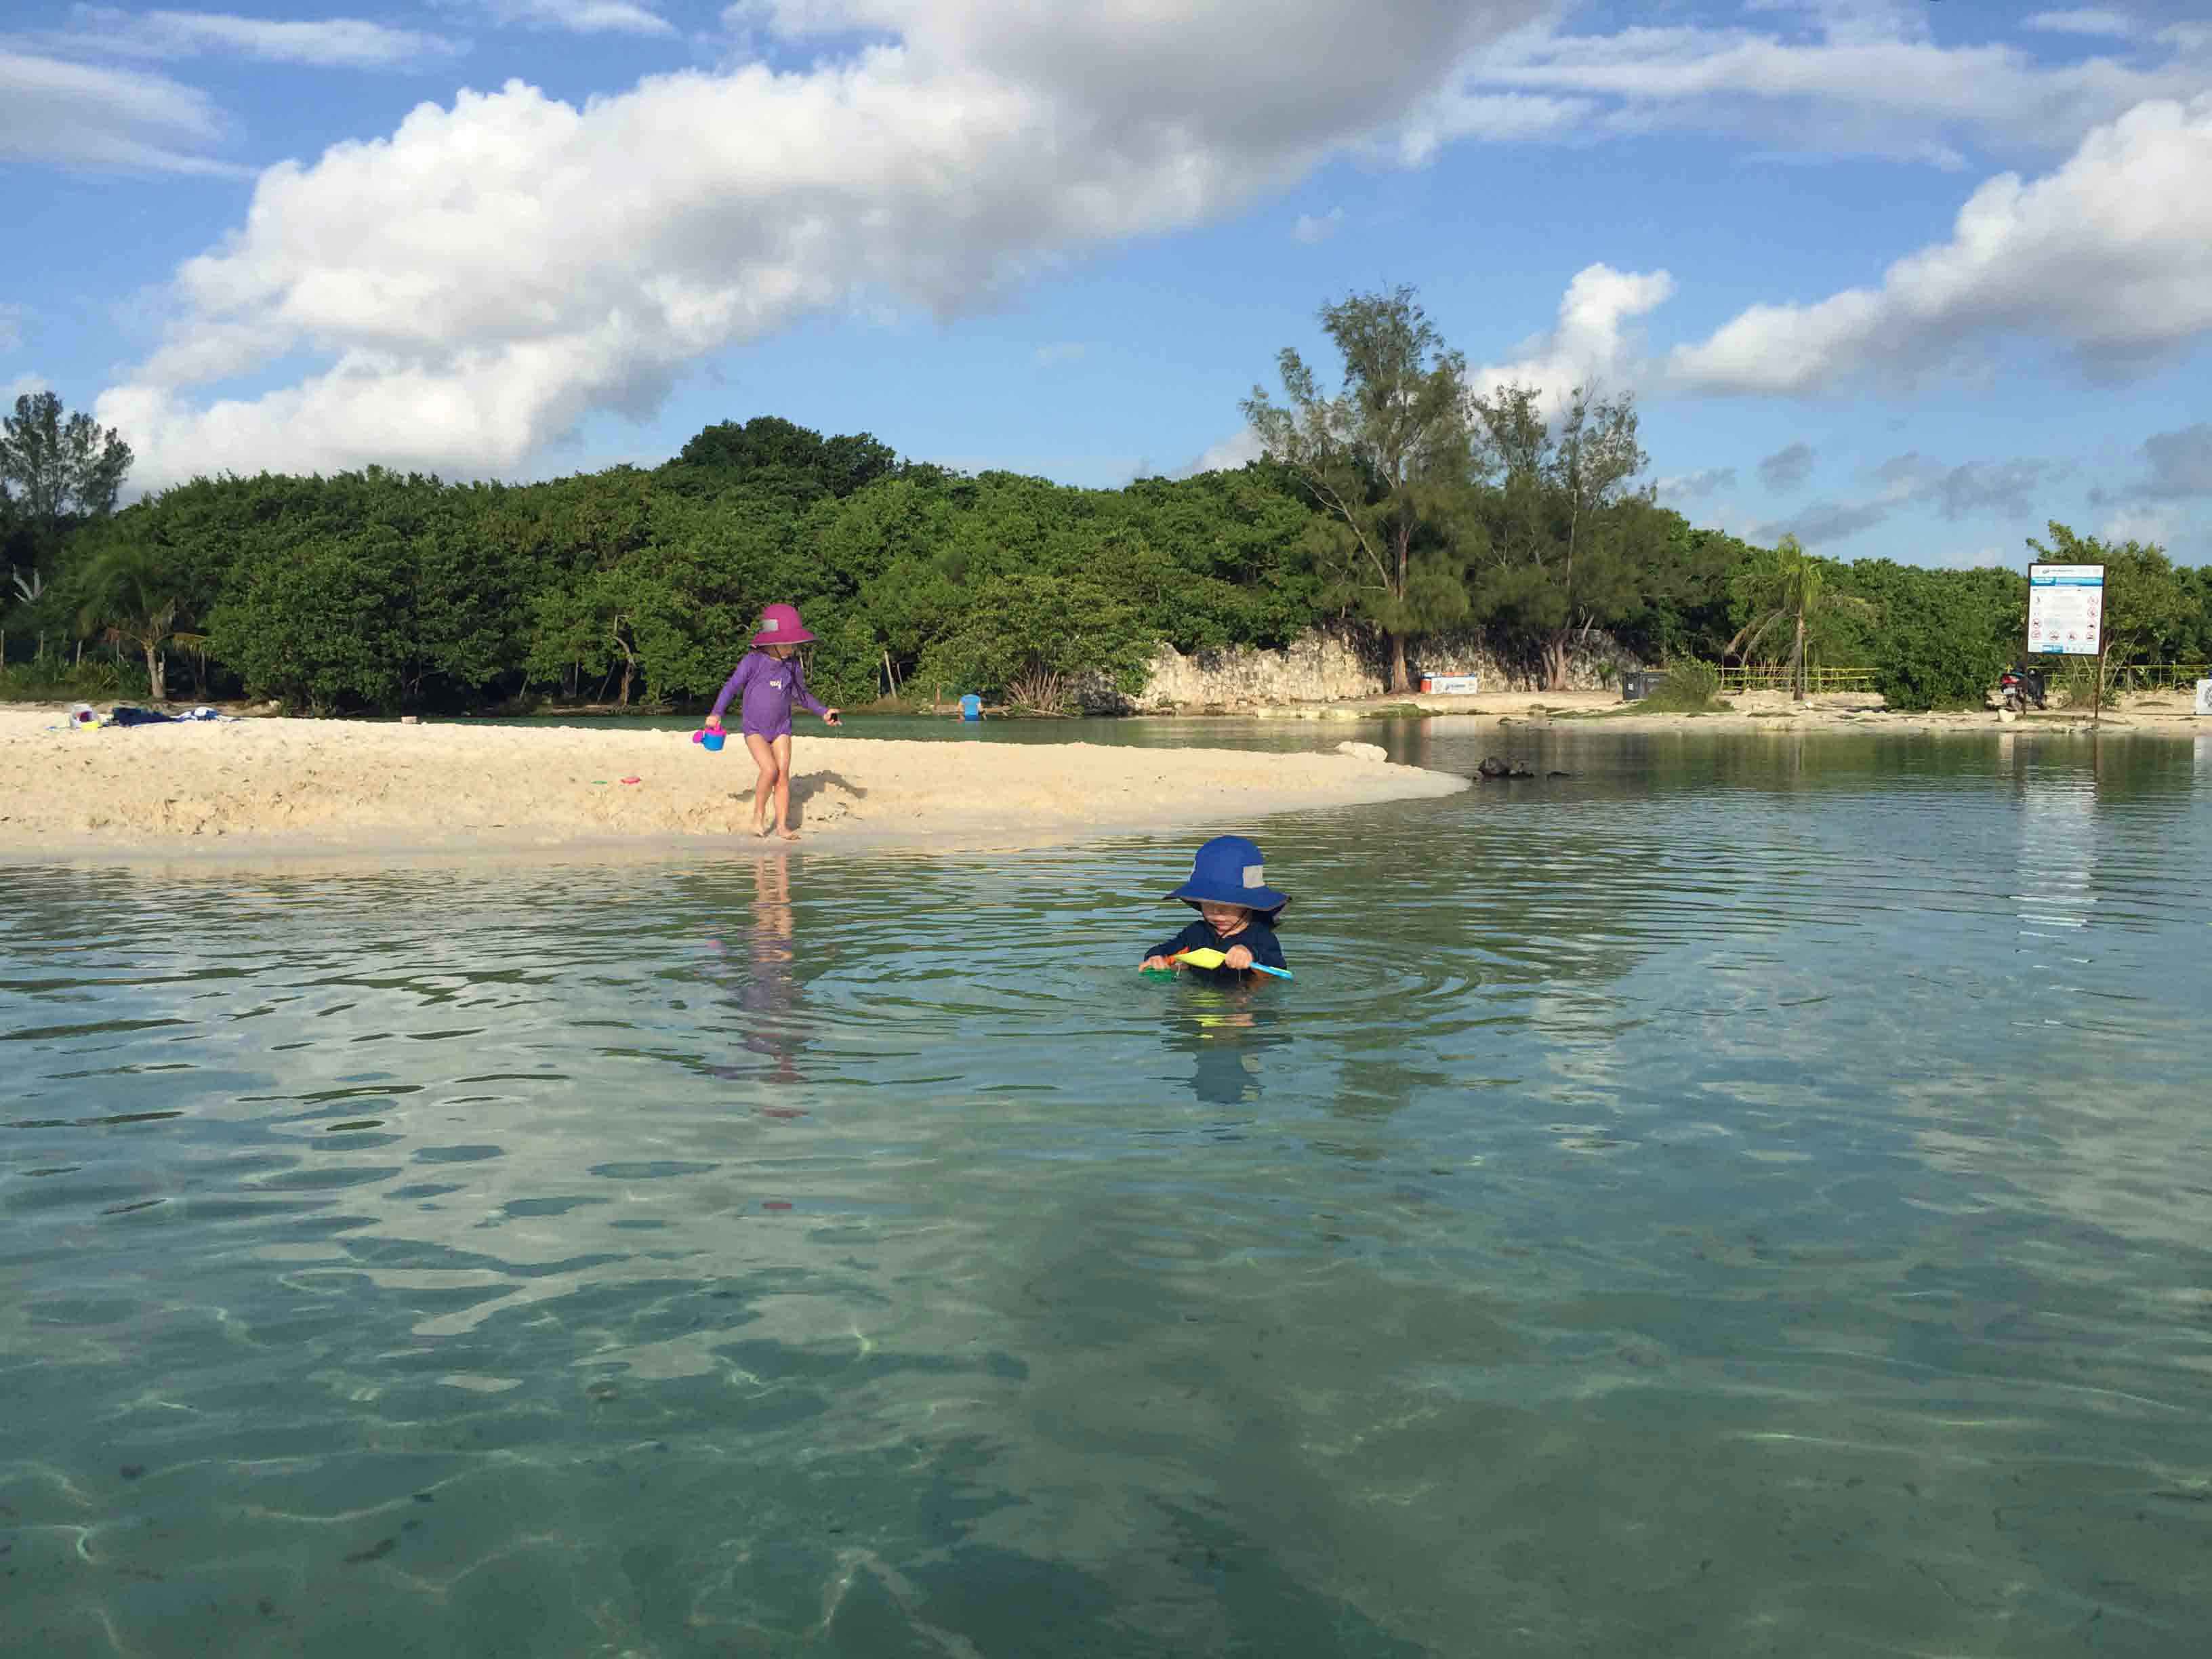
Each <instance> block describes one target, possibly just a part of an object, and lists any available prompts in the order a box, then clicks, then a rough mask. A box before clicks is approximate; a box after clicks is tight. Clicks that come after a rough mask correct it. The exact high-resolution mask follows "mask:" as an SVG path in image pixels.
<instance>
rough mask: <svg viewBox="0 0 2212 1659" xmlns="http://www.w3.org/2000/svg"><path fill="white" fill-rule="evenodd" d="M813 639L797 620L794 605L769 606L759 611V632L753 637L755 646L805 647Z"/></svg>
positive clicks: (797, 611) (796, 611)
mask: <svg viewBox="0 0 2212 1659" xmlns="http://www.w3.org/2000/svg"><path fill="white" fill-rule="evenodd" d="M813 637H814V635H811V634H810V633H808V632H807V631H806V624H805V623H803V622H801V621H799V607H798V606H797V605H768V606H766V607H764V608H763V610H762V611H761V625H760V632H759V633H757V634H756V635H753V639H752V642H753V643H754V644H755V645H805V643H806V642H807V641H810V640H811V639H812V638H813Z"/></svg>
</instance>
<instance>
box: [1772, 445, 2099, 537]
mask: <svg viewBox="0 0 2212 1659" xmlns="http://www.w3.org/2000/svg"><path fill="white" fill-rule="evenodd" d="M1792 447H1793V448H1794V447H1798V446H1794V445H1793V446H1792ZM1781 453H1782V454H1784V455H1786V454H1788V453H1790V452H1789V451H1788V450H1784V451H1782V452H1781ZM1809 454H1810V452H1809V451H1808V456H1809ZM1768 459H1770V460H1771V459H1778V457H1774V456H1770V457H1769V458H1768ZM1764 467H1765V463H1761V469H1762V471H1764ZM2073 470H2074V469H2073V466H2072V465H2071V464H2070V463H2068V462H2065V461H2051V460H2044V459H2039V458H2036V457H2033V456H2018V457H2015V458H2013V459H2007V460H2001V461H1986V460H1978V461H1966V462H1961V463H1960V464H1959V465H1945V464H1944V463H1942V461H1939V460H1936V459H1934V458H1933V457H1931V456H1927V455H1923V454H1922V453H1920V452H1919V451H1918V450H1907V451H1905V453H1903V454H1901V455H1893V456H1891V457H1890V458H1889V459H1887V460H1886V461H1884V462H1882V463H1881V465H1879V466H1876V467H1875V468H1873V469H1872V470H1871V471H1870V472H1869V473H1866V474H1864V475H1863V477H1865V478H1866V480H1867V481H1868V482H1869V483H1871V484H1873V485H1874V486H1875V488H1874V489H1873V491H1872V493H1871V494H1869V495H1866V496H1864V497H1863V498H1862V499H1860V500H1857V501H1814V502H1813V503H1812V504H1811V505H1809V506H1808V507H1802V508H1801V509H1800V510H1799V511H1797V512H1796V513H1792V514H1791V515H1790V517H1788V518H1786V519H1781V520H1776V521H1774V522H1772V523H1771V524H1763V525H1760V526H1757V527H1756V528H1755V529H1754V531H1753V539H1754V540H1762V541H1771V540H1772V539H1773V538H1775V537H1777V536H1779V535H1782V534H1784V533H1787V534H1789V535H1792V536H1795V537H1796V538H1797V539H1798V540H1799V541H1801V542H1802V543H1803V544H1805V545H1806V546H1807V547H1808V548H1812V549H1814V550H1816V551H1817V550H1820V549H1821V548H1823V547H1826V546H1829V545H1832V544H1834V543H1837V542H1840V541H1846V540H1848V539H1850V538H1851V537H1853V536H1856V535H1857V534H1859V533H1860V532H1862V531H1865V530H1871V529H1872V528H1874V526H1876V525H1878V524H1881V523H1882V522H1883V521H1885V520H1887V519H1889V518H1891V517H1892V516H1893V515H1894V514H1896V513H1899V512H1901V511H1903V510H1904V509H1905V508H1906V507H1916V506H1917V507H1932V508H1934V509H1935V511H1936V513H1937V514H1938V515H1940V516H1941V517H1942V518H1943V519H1944V520H1947V521H1949V522H1953V523H1955V522H1957V521H1958V520H1961V519H1967V518H1973V517H1977V516H1984V515H1990V514H1994V515H1996V516H1997V517H2000V518H2008V519H2015V520H2031V521H2033V520H2042V519H2047V518H2048V517H2050V514H2049V513H2043V512H2039V510H2038V495H2039V492H2040V491H2042V490H2043V489H2045V488H2047V486H2048V485H2050V484H2051V483H2053V482H2055V481H2057V480H2058V479H2061V478H2063V477H2067V476H2068V475H2069V474H2070V473H2071V472H2072V471H2073Z"/></svg>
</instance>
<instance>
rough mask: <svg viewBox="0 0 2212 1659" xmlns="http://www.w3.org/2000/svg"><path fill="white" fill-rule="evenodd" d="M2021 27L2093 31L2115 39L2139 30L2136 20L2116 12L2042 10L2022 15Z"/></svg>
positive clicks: (2048, 31) (2045, 30)
mask: <svg viewBox="0 0 2212 1659" xmlns="http://www.w3.org/2000/svg"><path fill="white" fill-rule="evenodd" d="M2020 26H2021V27H2022V28H2024V29H2033V30H2035V31H2036V32H2037V33H2040V34H2093V35H2103V36H2105V37H2106V38H2108V39H2112V40H2126V39H2128V38H2129V37H2130V36H2131V35H2133V34H2134V33H2135V32H2136V25H2135V20H2134V19H2133V18H2131V17H2124V16H2122V15H2120V14H2119V13H2118V12H2116V11H2039V12H2037V13H2035V14H2034V15H2033V16H2030V17H2024V18H2022V19H2021V25H2020Z"/></svg>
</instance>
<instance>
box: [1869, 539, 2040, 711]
mask: <svg viewBox="0 0 2212 1659" xmlns="http://www.w3.org/2000/svg"><path fill="white" fill-rule="evenodd" d="M1923 574H1926V575H1927V576H1929V578H1931V580H1923V581H1920V582H1917V583H1914V584H1912V591H1911V592H1908V593H1905V594H1901V595H1900V596H1899V599H1898V600H1897V601H1895V602H1893V603H1892V604H1890V605H1888V606H1887V607H1886V614H1885V615H1884V616H1883V617H1882V626H1881V629H1880V630H1879V631H1878V632H1877V634H1876V635H1875V690H1879V691H1880V692H1881V696H1882V702H1884V704H1886V705H1887V707H1889V708H1896V709H1905V710H1910V711H1915V712H1920V711H1925V710H1928V709H1931V708H1981V707H1983V706H1984V702H1986V700H1987V698H1988V696H1989V693H1990V688H1991V687H1993V686H1995V685H1996V683H1997V677H1998V676H1999V675H2001V674H2002V673H2003V672H2004V670H2005V665H2007V664H2008V662H2010V661H2011V660H2012V659H2013V657H2014V654H2015V651H2016V649H2017V645H2018V641H2017V639H2016V637H2015V635H2014V631H2013V623H2012V612H2011V611H2010V610H2009V608H2005V609H1998V608H1996V607H1994V606H1992V605H1990V604H1988V603H1986V602H1985V601H1984V600H1983V599H1982V598H1981V596H1979V595H1978V594H1977V593H1976V592H1974V591H1972V589H1969V588H1966V587H1964V586H1961V585H1960V584H1959V583H1958V582H1956V581H1944V580H1933V578H1936V577H1937V576H1938V575H1939V574H1948V573H1937V572H1927V573H1923Z"/></svg>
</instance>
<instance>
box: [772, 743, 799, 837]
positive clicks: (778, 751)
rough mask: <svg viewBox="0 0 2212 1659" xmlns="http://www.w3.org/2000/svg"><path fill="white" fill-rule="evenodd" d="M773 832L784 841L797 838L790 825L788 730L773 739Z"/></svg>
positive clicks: (789, 749) (789, 746)
mask: <svg viewBox="0 0 2212 1659" xmlns="http://www.w3.org/2000/svg"><path fill="white" fill-rule="evenodd" d="M775 833H776V834H777V835H779V836H782V837H783V838H784V839H785V840H786V841H797V840H798V839H799V831H798V830H796V829H793V828H792V827H791V733H790V732H785V733H784V734H783V735H782V736H781V737H780V738H777V739H776V740H775Z"/></svg>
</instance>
